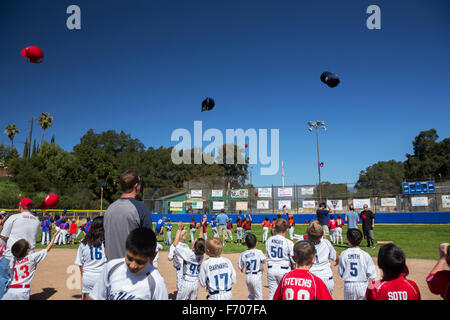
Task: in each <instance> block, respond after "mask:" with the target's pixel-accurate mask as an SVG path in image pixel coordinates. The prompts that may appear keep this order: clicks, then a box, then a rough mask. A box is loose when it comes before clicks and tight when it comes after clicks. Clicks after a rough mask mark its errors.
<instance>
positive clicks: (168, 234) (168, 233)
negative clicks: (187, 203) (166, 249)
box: [166, 218, 172, 246]
mask: <svg viewBox="0 0 450 320" xmlns="http://www.w3.org/2000/svg"><path fill="white" fill-rule="evenodd" d="M166 237H167V241H166V244H167V245H168V246H170V245H171V244H172V220H171V219H170V218H169V219H167V224H166Z"/></svg>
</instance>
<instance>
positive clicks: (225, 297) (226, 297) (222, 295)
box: [209, 290, 233, 300]
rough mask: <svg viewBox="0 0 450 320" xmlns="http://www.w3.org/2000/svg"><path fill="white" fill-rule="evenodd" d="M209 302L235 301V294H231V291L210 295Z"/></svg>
mask: <svg viewBox="0 0 450 320" xmlns="http://www.w3.org/2000/svg"><path fill="white" fill-rule="evenodd" d="M209 300H233V294H232V293H231V290H229V291H219V292H217V293H210V294H209Z"/></svg>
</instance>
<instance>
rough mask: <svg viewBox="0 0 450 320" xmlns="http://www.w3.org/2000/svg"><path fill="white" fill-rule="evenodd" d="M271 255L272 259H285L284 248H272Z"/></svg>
mask: <svg viewBox="0 0 450 320" xmlns="http://www.w3.org/2000/svg"><path fill="white" fill-rule="evenodd" d="M270 255H271V256H272V258H277V257H278V258H283V248H281V247H279V248H277V247H270Z"/></svg>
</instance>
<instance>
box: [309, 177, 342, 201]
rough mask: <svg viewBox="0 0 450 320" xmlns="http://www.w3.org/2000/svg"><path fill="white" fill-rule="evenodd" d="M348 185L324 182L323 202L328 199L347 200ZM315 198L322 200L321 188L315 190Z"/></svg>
mask: <svg viewBox="0 0 450 320" xmlns="http://www.w3.org/2000/svg"><path fill="white" fill-rule="evenodd" d="M347 194H348V190H347V185H346V184H344V183H331V182H329V181H322V201H325V200H326V199H327V198H330V199H332V198H338V199H339V198H345V197H347ZM313 196H314V198H317V199H318V198H320V190H319V186H317V187H315V188H314V194H313Z"/></svg>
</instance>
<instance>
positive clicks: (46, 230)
mask: <svg viewBox="0 0 450 320" xmlns="http://www.w3.org/2000/svg"><path fill="white" fill-rule="evenodd" d="M41 228H42V240H41V245H44V242H45V244H49V242H50V221H49V220H48V217H47V216H44V217H43V219H42V222H41Z"/></svg>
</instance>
